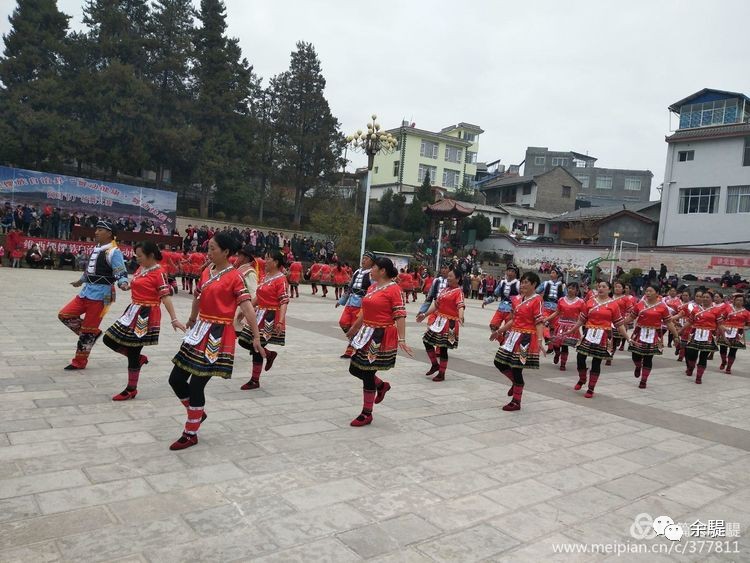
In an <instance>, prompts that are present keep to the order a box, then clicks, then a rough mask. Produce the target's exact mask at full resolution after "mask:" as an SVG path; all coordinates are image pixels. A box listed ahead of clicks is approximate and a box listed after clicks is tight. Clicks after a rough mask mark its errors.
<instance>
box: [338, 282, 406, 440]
mask: <svg viewBox="0 0 750 563" xmlns="http://www.w3.org/2000/svg"><path fill="white" fill-rule="evenodd" d="M360 314H361V315H362V326H361V327H360V329H359V331H358V332H357V334H356V335H355V336H354V338H353V339H352V340H351V345H352V347H353V348H354V349H355V350H356V352H355V353H354V355H353V356H352V359H351V361H350V363H349V373H351V374H352V375H353V376H354V377H356V378H357V379H361V380H362V396H363V406H362V413H361V414H360V415H359V416H358V417H357V418H355V419H354V420H352V422H351V425H352V426H365V425H367V424H370V423H371V422H372V408H373V404H374V403H380V402H381V401H382V400H383V398H384V397H385V394H386V393H387V392H388V390H389V389H390V388H391V385H390V383H388V382H387V381H383V380H381V379H380V378H379V377H378V376H377V375H376V372H378V371H385V370H389V369H391V368H392V367H393V366H395V365H396V353H397V352H398V329H397V328H396V321H397V320H398V319H400V318H403V317H406V307H405V306H404V300H403V298H402V297H401V289H400V288H399V286H398V284H396V283H395V282H392V281H391V282H389V283H387V284H385V285H383V286H381V287H378V286H376V285H371V286H370V287H369V289H368V291H367V294H366V295H365V296H364V297H363V298H362V310H361V313H360Z"/></svg>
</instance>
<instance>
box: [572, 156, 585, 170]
mask: <svg viewBox="0 0 750 563" xmlns="http://www.w3.org/2000/svg"><path fill="white" fill-rule="evenodd" d="M573 166H575V167H576V168H586V161H585V160H582V159H580V158H574V159H573Z"/></svg>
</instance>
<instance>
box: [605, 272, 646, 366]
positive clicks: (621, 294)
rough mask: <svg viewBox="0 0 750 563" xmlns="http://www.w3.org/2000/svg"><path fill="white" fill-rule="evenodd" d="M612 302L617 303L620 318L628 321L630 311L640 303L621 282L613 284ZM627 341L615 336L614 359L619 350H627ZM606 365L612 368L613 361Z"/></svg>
mask: <svg viewBox="0 0 750 563" xmlns="http://www.w3.org/2000/svg"><path fill="white" fill-rule="evenodd" d="M612 301H614V302H615V303H617V306H618V307H619V308H620V316H622V318H623V319H626V318H628V316H630V311H632V309H633V307H635V304H636V303H637V302H638V300H637V299H636V298H634V297H633V296H632V295H630V294H629V293H628V292H627V291H625V284H624V283H622V282H619V281H616V282H614V284H612ZM626 328H627V325H626ZM626 340H627V338H620V337H619V335H617V334H615V335H613V338H612V358H614V357H615V352H617V350H618V349H619V350H624V349H625V341H626ZM604 365H605V366H611V365H612V359H611V358H608V359H607V360H605V362H604Z"/></svg>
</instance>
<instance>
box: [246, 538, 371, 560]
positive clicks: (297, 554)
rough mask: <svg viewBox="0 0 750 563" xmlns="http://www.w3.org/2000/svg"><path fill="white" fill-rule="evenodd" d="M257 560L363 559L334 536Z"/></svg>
mask: <svg viewBox="0 0 750 563" xmlns="http://www.w3.org/2000/svg"><path fill="white" fill-rule="evenodd" d="M255 561H257V562H258V563H315V562H319V563H330V562H331V561H336V562H337V563H338V562H341V563H348V562H350V561H362V558H361V557H359V556H358V555H356V554H355V553H354V552H352V551H350V550H349V549H348V548H347V547H346V546H345V545H344V544H343V543H341V542H340V541H338V540H336V539H334V538H325V539H322V540H318V541H315V542H312V543H308V544H306V545H304V546H300V547H294V548H292V549H286V550H284V551H279V552H278V553H274V554H272V555H266V556H264V557H258V558H257V559H255Z"/></svg>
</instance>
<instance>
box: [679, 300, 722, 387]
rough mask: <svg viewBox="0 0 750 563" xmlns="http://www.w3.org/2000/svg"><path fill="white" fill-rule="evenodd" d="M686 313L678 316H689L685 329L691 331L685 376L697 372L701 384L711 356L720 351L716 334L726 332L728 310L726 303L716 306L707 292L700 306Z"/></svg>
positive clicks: (697, 379) (686, 347)
mask: <svg viewBox="0 0 750 563" xmlns="http://www.w3.org/2000/svg"><path fill="white" fill-rule="evenodd" d="M685 311H686V309H683V310H682V311H680V312H679V313H678V314H677V316H678V317H679V316H685V315H688V316H687V317H686V318H687V322H686V323H685V329H686V330H689V331H690V339H689V340H688V342H687V345H686V346H685V362H686V363H687V366H686V369H685V375H687V376H688V377H692V376H693V370H696V371H695V382H696V383H698V384H700V383H703V374H704V373H705V371H706V365H707V364H708V356H709V354H711V352H714V351H716V350H718V347H717V346H716V334H717V333H718V334H721V333H723V332H725V330H726V329H725V327H724V326H723V324H722V323H723V320H724V317H725V315H726V313H727V309H726V306H725V304H724V303H722V304H720V305H715V304H714V302H713V297H712V296H711V294H710V293H708V292H705V293H703V295H702V297H701V303H700V305H699V306H697V307H694V308H693V310H692V311H691V312H689V313H686V312H685ZM696 367H697V369H696Z"/></svg>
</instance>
